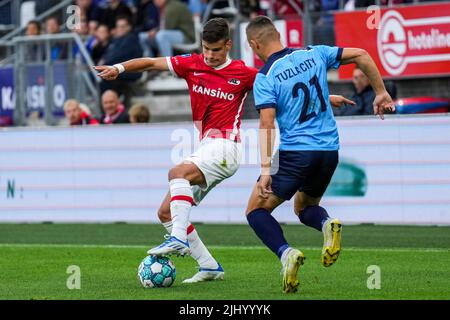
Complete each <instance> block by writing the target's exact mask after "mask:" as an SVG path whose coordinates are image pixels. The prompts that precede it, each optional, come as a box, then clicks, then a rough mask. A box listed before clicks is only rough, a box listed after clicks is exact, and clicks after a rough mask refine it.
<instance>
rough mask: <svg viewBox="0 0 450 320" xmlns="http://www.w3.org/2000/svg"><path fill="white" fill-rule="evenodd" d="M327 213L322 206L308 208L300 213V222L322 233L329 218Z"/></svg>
mask: <svg viewBox="0 0 450 320" xmlns="http://www.w3.org/2000/svg"><path fill="white" fill-rule="evenodd" d="M329 217H330V216H329V215H328V213H327V211H326V210H325V209H324V208H322V207H321V206H307V207H306V208H305V209H303V210H302V211H300V215H299V218H300V221H301V223H303V224H304V225H306V226H308V227H312V228H314V229H317V230H319V231H322V226H323V224H324V222H325V221H326V220H327V219H328V218H329Z"/></svg>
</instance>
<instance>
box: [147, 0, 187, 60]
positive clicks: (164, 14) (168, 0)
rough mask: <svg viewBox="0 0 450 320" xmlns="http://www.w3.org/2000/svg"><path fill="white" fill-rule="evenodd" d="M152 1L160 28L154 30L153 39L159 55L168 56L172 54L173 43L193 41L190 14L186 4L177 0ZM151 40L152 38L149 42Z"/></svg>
mask: <svg viewBox="0 0 450 320" xmlns="http://www.w3.org/2000/svg"><path fill="white" fill-rule="evenodd" d="M154 3H155V5H156V6H157V7H158V9H159V12H160V29H159V30H158V31H157V32H156V34H155V37H154V40H155V41H156V44H157V47H158V51H159V54H160V56H162V57H170V56H173V48H172V45H173V44H180V43H191V42H194V40H195V29H194V21H193V19H192V14H191V12H190V11H189V9H188V7H187V6H186V4H184V3H182V2H180V1H178V0H154ZM174 17H176V19H175V18H174ZM152 41H153V39H151V40H150V41H149V42H152Z"/></svg>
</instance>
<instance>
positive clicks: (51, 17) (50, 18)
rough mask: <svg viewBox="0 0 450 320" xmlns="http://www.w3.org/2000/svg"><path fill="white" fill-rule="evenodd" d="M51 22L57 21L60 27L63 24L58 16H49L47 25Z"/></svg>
mask: <svg viewBox="0 0 450 320" xmlns="http://www.w3.org/2000/svg"><path fill="white" fill-rule="evenodd" d="M49 20H56V23H57V24H58V25H60V24H61V22H60V21H59V18H58V16H49V17H48V18H47V19H45V23H47V21H49Z"/></svg>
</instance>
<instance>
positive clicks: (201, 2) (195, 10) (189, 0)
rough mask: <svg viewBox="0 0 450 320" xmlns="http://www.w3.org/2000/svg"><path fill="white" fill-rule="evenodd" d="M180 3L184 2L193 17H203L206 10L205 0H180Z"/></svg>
mask: <svg viewBox="0 0 450 320" xmlns="http://www.w3.org/2000/svg"><path fill="white" fill-rule="evenodd" d="M181 2H184V3H185V4H186V5H187V6H188V9H189V11H190V12H191V13H192V15H193V16H198V17H200V18H201V17H202V16H203V12H204V11H205V9H206V2H207V1H206V0H181Z"/></svg>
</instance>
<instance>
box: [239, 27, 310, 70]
mask: <svg viewBox="0 0 450 320" xmlns="http://www.w3.org/2000/svg"><path fill="white" fill-rule="evenodd" d="M274 24H275V27H276V28H277V30H278V31H279V32H280V35H281V42H282V43H283V44H284V45H286V46H288V47H292V48H300V47H302V46H303V22H302V21H301V20H275V21H274ZM247 25H248V22H245V23H241V24H240V39H241V59H242V60H243V61H244V62H245V64H246V65H248V66H251V67H255V68H260V67H262V66H263V65H264V63H263V62H262V60H261V59H259V58H258V57H257V56H256V54H255V53H254V52H253V51H252V49H251V48H250V46H249V45H248V41H247V37H246V35H245V28H246V27H247Z"/></svg>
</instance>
